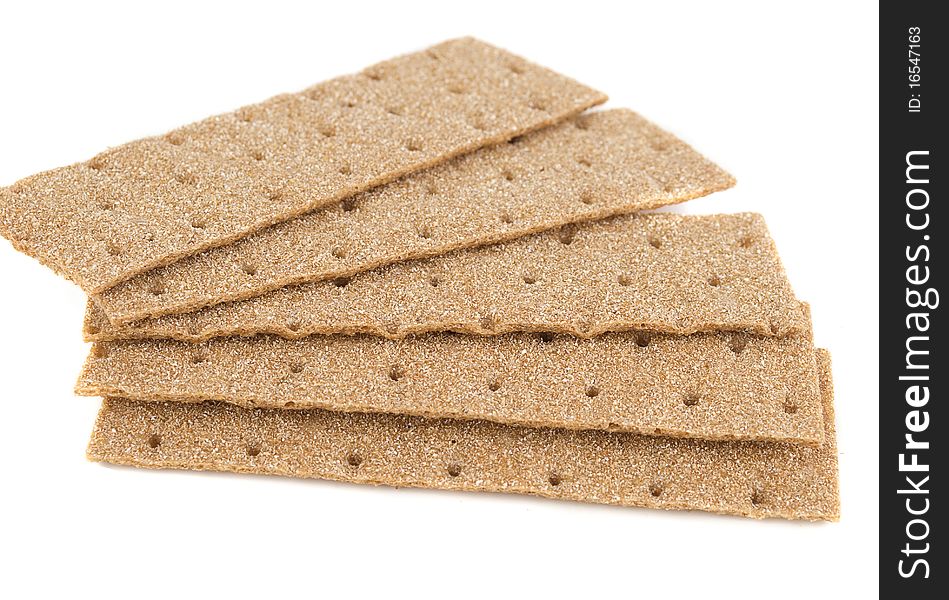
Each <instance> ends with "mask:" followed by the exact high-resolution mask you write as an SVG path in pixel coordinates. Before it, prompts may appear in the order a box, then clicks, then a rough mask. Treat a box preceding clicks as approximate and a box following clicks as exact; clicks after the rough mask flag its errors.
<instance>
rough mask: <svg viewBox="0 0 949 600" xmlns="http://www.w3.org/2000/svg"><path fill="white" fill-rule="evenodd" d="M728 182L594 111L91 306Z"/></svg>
mask: <svg viewBox="0 0 949 600" xmlns="http://www.w3.org/2000/svg"><path fill="white" fill-rule="evenodd" d="M733 182H734V180H733V179H732V177H731V176H730V175H728V174H727V173H725V172H724V171H722V170H721V169H720V168H718V167H717V166H715V165H714V164H713V163H711V162H709V161H708V160H707V159H705V158H703V157H702V156H701V155H700V154H698V153H697V152H695V150H693V149H692V148H690V147H689V146H688V145H686V144H685V143H683V142H682V141H680V140H678V139H676V138H675V137H674V136H672V135H670V134H668V133H666V132H664V131H662V130H661V129H659V128H658V127H656V126H655V125H653V124H651V123H649V122H648V121H646V120H645V119H643V118H642V117H640V116H639V115H637V114H635V113H633V112H631V111H628V110H611V111H604V112H596V113H592V114H589V115H582V116H580V117H577V118H576V119H574V120H573V121H570V122H567V123H563V124H561V125H559V126H555V127H550V128H547V129H544V130H542V131H539V132H536V133H533V134H529V135H527V136H524V137H523V138H519V139H518V141H517V142H516V143H513V144H502V145H500V146H494V147H491V148H486V149H483V150H480V151H478V152H475V153H472V154H468V155H465V156H462V157H459V158H457V159H455V160H453V161H450V162H449V163H447V164H444V165H440V166H438V167H435V168H433V169H431V170H428V171H425V172H422V173H418V174H416V175H413V176H410V177H407V178H405V179H402V180H399V181H397V182H393V183H391V184H389V185H386V186H382V187H379V188H376V189H373V190H370V191H369V192H366V193H364V194H360V195H357V196H354V197H352V198H350V199H348V200H347V201H345V202H343V203H341V204H338V205H336V206H334V207H332V208H327V209H325V210H321V211H316V212H313V213H309V214H307V215H304V216H302V217H300V218H297V219H294V220H291V221H288V222H285V223H281V224H279V225H276V226H274V227H271V228H269V229H266V230H263V231H260V232H258V233H256V234H254V235H252V236H249V237H247V238H244V239H243V240H241V241H239V242H237V243H235V244H231V245H227V246H222V247H219V248H214V249H212V250H209V251H207V252H204V253H202V254H199V255H196V256H192V257H189V258H186V259H184V260H181V261H179V262H176V263H174V264H171V265H168V266H166V267H163V268H160V269H155V270H152V271H149V272H147V273H143V274H141V275H139V276H137V277H135V278H133V279H130V280H129V281H126V282H123V283H121V284H119V285H117V286H115V287H113V288H111V289H109V290H107V291H105V292H103V293H101V294H99V295H98V296H97V297H96V298H95V300H96V302H97V304H98V305H99V306H100V307H101V308H102V309H103V310H104V311H105V312H106V313H107V314H108V316H109V318H110V320H111V321H113V322H115V323H126V322H128V321H131V320H135V319H140V318H144V317H149V316H157V315H161V314H168V313H176V312H183V311H188V310H194V309H197V308H200V307H202V306H206V305H210V304H216V303H219V302H223V301H231V300H237V299H243V298H249V297H253V296H259V295H260V294H262V293H264V292H267V291H270V290H273V289H276V288H279V287H282V286H285V285H288V284H292V283H300V282H304V281H317V280H326V279H333V278H338V277H345V276H349V275H352V274H353V273H356V272H359V271H365V270H367V269H371V268H375V267H378V266H381V265H384V264H389V263H392V262H397V261H402V260H407V259H411V258H420V257H425V256H433V255H437V254H443V253H445V252H447V251H450V250H454V249H458V248H461V247H470V246H475V245H484V244H487V243H492V242H497V241H501V240H507V239H513V238H516V237H520V236H523V235H525V234H528V233H532V232H537V231H540V230H544V229H550V228H553V227H557V226H560V225H564V224H566V223H573V222H577V221H584V220H590V219H596V218H602V217H606V216H610V215H614V214H618V213H628V212H632V211H638V210H643V209H648V208H655V207H657V206H663V205H667V204H673V203H675V202H682V201H684V200H688V199H690V198H695V197H698V196H704V195H706V194H709V193H712V192H715V191H718V190H721V189H725V188H727V187H730V186H731V185H732V184H733Z"/></svg>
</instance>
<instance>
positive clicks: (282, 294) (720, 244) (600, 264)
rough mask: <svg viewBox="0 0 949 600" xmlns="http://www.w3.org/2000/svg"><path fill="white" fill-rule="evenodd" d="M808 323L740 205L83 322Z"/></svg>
mask: <svg viewBox="0 0 949 600" xmlns="http://www.w3.org/2000/svg"><path fill="white" fill-rule="evenodd" d="M806 328H807V319H806V317H805V316H804V312H803V309H802V307H801V304H800V303H799V302H798V301H797V300H796V299H795V298H794V293H793V291H792V290H791V286H790V284H789V283H788V281H787V278H786V276H785V273H784V269H783V267H782V265H781V261H780V259H779V257H778V253H777V250H776V248H775V246H774V243H773V242H772V241H771V238H770V237H769V235H768V230H767V227H766V226H765V224H764V220H763V219H762V218H761V216H760V215H756V214H750V213H744V214H737V215H715V216H701V217H699V216H680V215H673V214H655V215H641V216H635V215H628V216H621V217H615V218H613V219H610V220H607V221H599V222H595V223H589V224H584V225H581V226H577V227H571V228H568V229H562V230H560V231H555V232H550V233H543V234H537V235H533V236H530V237H526V238H519V239H517V240H513V241H511V242H507V243H504V244H500V245H496V246H488V247H482V248H477V249H468V250H459V251H456V252H453V253H451V254H448V255H443V256H438V257H434V258H430V259H425V260H420V261H414V262H408V263H399V264H395V265H391V266H389V267H386V268H382V269H378V270H376V271H369V272H366V273H362V274H360V275H357V276H355V277H352V278H344V279H336V280H331V281H324V282H318V283H310V284H304V285H300V286H295V287H287V288H281V289H279V290H276V291H273V292H270V293H267V294H264V295H263V296H258V297H256V298H251V299H250V300H244V301H241V302H234V303H229V304H218V305H215V306H211V307H208V308H206V309H204V310H201V311H198V312H195V313H185V314H178V315H167V316H164V317H159V318H157V319H148V320H144V321H138V322H134V323H132V324H130V325H127V326H115V325H112V324H111V323H110V322H109V320H108V318H107V317H106V316H105V314H104V313H102V311H101V310H99V309H98V308H97V307H95V305H94V303H91V302H90V304H89V309H88V310H87V314H86V321H85V326H84V333H85V336H86V339H87V340H90V341H108V340H115V339H141V338H149V337H154V338H173V339H178V340H183V341H190V342H200V341H204V340H207V339H210V338H212V337H221V336H230V335H248V334H256V333H270V334H277V335H280V336H283V337H287V338H300V337H304V336H307V335H312V334H337V333H345V334H352V333H368V334H373V335H382V336H385V337H389V338H400V337H404V336H405V335H408V334H419V333H427V332H432V331H445V330H451V331H456V332H461V333H468V334H483V335H489V334H490V335H495V334H499V333H507V332H514V331H553V332H561V333H569V334H572V335H578V336H581V337H592V336H595V335H599V334H601V333H604V332H607V331H625V330H631V329H647V330H653V331H662V332H666V333H675V334H691V333H696V332H700V331H747V332H751V333H755V334H759V335H777V336H786V335H793V334H798V333H801V332H802V331H804V330H805V329H806Z"/></svg>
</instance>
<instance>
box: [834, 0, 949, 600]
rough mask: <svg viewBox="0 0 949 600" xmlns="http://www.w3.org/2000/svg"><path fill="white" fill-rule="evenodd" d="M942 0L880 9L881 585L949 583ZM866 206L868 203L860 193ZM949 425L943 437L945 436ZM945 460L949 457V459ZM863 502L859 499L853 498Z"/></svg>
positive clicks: (948, 66) (930, 589)
mask: <svg viewBox="0 0 949 600" xmlns="http://www.w3.org/2000/svg"><path fill="white" fill-rule="evenodd" d="M942 8H944V6H943V5H942V4H941V3H938V2H897V1H893V2H886V1H884V2H883V4H882V6H881V8H880V587H881V591H882V592H883V597H886V598H914V599H915V598H920V599H922V598H935V597H936V589H937V588H938V589H941V590H942V593H941V594H940V597H945V596H943V594H946V590H949V576H947V575H949V574H947V565H945V564H943V562H942V560H941V557H942V556H944V554H945V552H944V551H943V550H942V548H941V547H940V542H939V541H938V540H939V539H943V538H942V535H945V534H943V533H942V532H941V527H940V525H941V518H940V516H941V514H942V511H943V510H946V508H945V507H944V506H943V504H944V502H945V501H944V500H943V499H942V496H941V495H939V494H937V493H936V489H945V487H946V482H945V476H944V475H943V472H942V471H943V470H944V469H945V466H944V464H943V463H944V460H937V455H939V456H940V457H942V459H944V458H945V456H944V455H945V454H946V448H945V446H944V445H943V444H942V442H943V441H946V438H945V437H943V436H945V435H946V427H945V425H944V424H943V421H944V420H945V418H946V412H945V411H944V409H942V408H941V404H943V403H944V402H946V401H947V392H949V383H947V380H949V375H947V373H949V361H947V360H946V356H945V353H944V352H943V351H940V350H939V348H944V347H945V346H944V344H945V340H944V339H943V338H944V337H945V335H946V331H945V329H946V327H945V317H944V316H943V313H944V312H945V309H943V308H942V306H941V304H942V302H944V301H945V302H949V296H947V297H945V298H943V297H941V293H942V292H944V291H945V292H947V293H949V291H947V290H946V288H945V285H944V284H945V282H946V279H947V278H946V272H947V271H949V264H947V262H946V252H945V247H946V244H945V239H944V237H945V236H946V235H947V231H946V222H945V212H946V211H945V210H944V208H943V204H944V203H945V202H946V201H947V199H946V198H945V196H944V194H945V183H944V182H945V177H946V173H947V172H949V165H947V164H946V163H947V159H949V157H947V153H946V152H945V150H944V149H943V148H944V147H945V145H946V136H947V131H946V129H947V128H946V127H945V125H944V123H945V122H946V121H947V115H945V114H943V113H946V112H947V110H949V105H947V103H946V95H945V94H944V92H943V90H944V89H945V84H946V82H945V79H946V77H947V75H949V61H947V60H946V59H945V49H946V38H947V37H949V22H947V21H945V20H943V19H941V18H940V17H939V16H938V15H937V13H942V10H940V9H942ZM854 207H855V210H859V209H858V208H857V207H858V202H856V201H855V202H854ZM940 434H941V435H940ZM940 465H943V466H940ZM852 501H858V499H852Z"/></svg>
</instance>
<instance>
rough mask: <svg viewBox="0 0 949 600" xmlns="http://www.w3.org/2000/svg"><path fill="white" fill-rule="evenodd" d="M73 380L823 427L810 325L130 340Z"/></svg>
mask: <svg viewBox="0 0 949 600" xmlns="http://www.w3.org/2000/svg"><path fill="white" fill-rule="evenodd" d="M809 331H810V329H809V327H808V332H809ZM76 392H77V393H78V394H80V395H84V396H117V397H122V398H128V399H132V400H152V401H161V400H175V401H181V402H203V401H208V400H214V401H222V402H230V403H233V404H237V405H240V406H244V407H248V408H253V407H267V408H294V409H309V408H321V409H328V410H334V411H345V412H385V413H398V414H406V415H415V416H421V417H447V418H453V419H483V420H488V421H495V422H499V423H507V424H513V425H523V426H529V427H559V428H565V429H607V430H611V431H629V432H635V433H643V434H649V435H664V436H682V437H693V438H703V439H744V440H749V439H750V440H781V441H793V442H799V443H806V444H818V443H820V441H821V437H822V432H823V425H822V422H821V408H820V399H819V394H818V390H817V371H816V366H815V364H814V351H813V347H812V344H811V339H810V335H809V333H808V335H798V336H790V337H784V338H777V337H760V336H748V335H746V334H727V333H699V334H694V335H691V336H678V335H665V334H655V335H652V336H648V335H646V334H644V333H642V332H635V333H607V334H604V335H601V336H597V337H595V338H590V339H581V338H576V337H573V336H565V335H554V334H549V333H541V334H530V333H521V334H504V335H498V336H465V335H458V334H452V333H436V334H428V335H424V336H420V337H415V338H412V339H410V340H389V339H386V338H379V337H374V336H364V335H360V336H312V337H307V338H303V339H299V340H288V339H284V338H278V337H272V336H254V337H237V338H215V339H213V340H210V341H209V342H206V343H204V344H198V345H195V344H188V343H185V342H179V341H175V340H124V341H114V342H101V343H97V344H95V345H94V346H93V348H92V352H91V353H90V355H89V357H88V359H87V360H86V364H85V366H84V367H83V370H82V373H81V375H80V377H79V381H78V383H77V385H76Z"/></svg>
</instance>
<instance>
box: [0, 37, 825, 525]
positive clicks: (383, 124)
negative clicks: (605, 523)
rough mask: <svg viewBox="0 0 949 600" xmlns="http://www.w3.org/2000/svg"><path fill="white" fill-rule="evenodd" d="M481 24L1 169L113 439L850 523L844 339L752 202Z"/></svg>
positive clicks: (645, 125)
mask: <svg viewBox="0 0 949 600" xmlns="http://www.w3.org/2000/svg"><path fill="white" fill-rule="evenodd" d="M605 100H606V97H605V96H604V95H603V94H601V93H599V92H596V91H594V90H591V89H590V88H587V87H585V86H583V85H580V84H578V83H577V82H575V81H573V80H571V79H568V78H565V77H563V76H560V75H558V74H556V73H553V72H551V71H549V70H547V69H544V68H542V67H539V66H537V65H535V64H532V63H529V62H527V61H525V60H524V59H522V58H519V57H517V56H514V55H512V54H509V53H507V52H505V51H503V50H499V49H497V48H495V47H492V46H490V45H488V44H485V43H483V42H479V41H477V40H473V39H461V40H453V41H449V42H445V43H443V44H439V45H437V46H434V47H432V48H429V49H427V50H424V51H421V52H417V53H415V54H409V55H406V56H402V57H399V58H396V59H393V60H390V61H386V62H383V63H380V64H377V65H375V66H372V67H369V68H368V69H365V70H364V71H362V72H360V73H358V74H355V75H350V76H345V77H340V78H338V79H334V80H332V81H328V82H326V83H322V84H319V85H316V86H313V87H311V88H309V89H307V90H304V91H302V92H300V93H297V94H285V95H281V96H276V97H274V98H272V99H270V100H267V101H265V102H263V103H260V104H257V105H253V106H247V107H244V108H241V109H239V110H237V111H234V112H232V113H228V114H224V115H219V116H215V117H211V118H209V119H206V120H204V121H201V122H198V123H194V124H192V125H188V126H185V127H182V128H180V129H177V130H175V131H172V132H170V133H168V134H166V135H162V136H157V137H153V138H148V139H144V140H139V141H136V142H132V143H130V144H126V145H124V146H120V147H118V148H113V149H111V150H108V151H106V152H104V153H102V154H100V155H98V156H96V157H94V158H92V159H91V160H89V161H86V162H84V163H80V164H76V165H72V166H69V167H64V168H60V169H56V170H53V171H48V172H45V173H40V174H38V175H34V176H32V177H28V178H26V179H23V180H21V181H19V182H17V183H15V184H14V185H12V186H10V187H8V188H4V189H2V190H0V233H2V234H3V235H4V236H5V237H7V238H8V239H9V240H10V241H11V242H12V243H13V245H14V246H15V247H16V248H17V249H19V250H21V251H23V252H26V253H27V254H30V255H31V256H34V257H36V258H37V259H38V260H40V261H41V262H43V263H44V264H46V265H47V266H49V267H51V268H53V269H55V270H56V271H57V272H59V273H61V274H63V275H65V276H66V277H69V278H70V279H72V280H73V281H75V282H76V283H77V284H78V285H80V286H81V287H82V288H83V289H84V290H85V291H87V292H88V294H89V296H90V301H89V305H88V310H87V315H86V320H85V326H84V333H85V336H86V339H87V340H89V341H92V342H94V345H93V347H92V350H91V353H90V356H89V358H88V360H87V362H86V365H85V366H84V368H83V370H82V373H81V375H80V379H79V383H78V384H77V391H78V393H80V394H81V395H91V396H102V397H104V398H105V400H104V401H103V404H102V410H101V412H100V415H99V419H98V422H97V424H96V426H95V430H94V432H93V434H92V441H91V443H90V445H89V450H88V453H89V457H90V458H91V459H93V460H99V461H106V462H112V463H120V464H129V465H135V466H140V467H165V468H186V469H208V470H222V471H236V472H249V473H270V474H279V475H288V476H294V477H313V478H325V479H337V480H344V481H352V482H356V483H374V484H387V485H396V486H422V487H430V488H441V489H462V490H480V491H500V492H519V493H530V494H537V495H542V496H549V497H553V498H562V499H570V500H580V501H589V502H601V503H608V504H619V505H626V506H647V507H653V508H667V509H671V508H675V509H698V510H706V511H712V512H719V513H728V514H737V515H744V516H751V517H784V518H794V519H810V520H836V519H837V517H838V513H839V500H838V486H837V457H836V445H835V433H834V411H833V403H832V395H833V393H832V384H831V375H830V360H829V356H828V354H827V353H826V352H825V351H823V350H815V348H814V344H813V337H812V333H811V325H810V314H809V307H808V306H807V305H805V304H803V303H801V302H799V301H798V300H796V299H795V297H794V294H793V292H792V289H791V286H790V284H789V283H788V281H787V279H786V276H785V273H784V269H783V267H782V266H781V262H780V259H779V257H778V254H777V251H776V249H775V247H774V244H773V242H772V241H771V239H770V237H769V235H768V232H767V229H766V227H765V224H764V222H763V220H762V218H761V217H760V216H758V215H755V214H749V213H744V214H733V215H712V216H682V215H675V214H668V213H666V214H641V211H644V210H647V209H653V208H657V207H660V206H664V205H670V204H674V203H678V202H683V201H686V200H689V199H692V198H696V197H700V196H704V195H707V194H710V193H712V192H716V191H719V190H723V189H726V188H728V187H731V186H732V184H733V179H732V178H731V176H730V175H728V174H727V173H725V172H724V171H722V170H721V169H720V168H718V167H717V166H716V165H714V164H712V163H711V162H709V161H708V160H707V159H705V158H703V157H702V156H701V155H699V154H698V153H697V152H696V151H695V150H693V149H692V148H690V147H689V146H688V145H686V144H685V143H683V142H682V141H680V140H678V139H676V138H675V137H674V136H672V135H670V134H669V133H667V132H665V131H663V130H661V129H659V128H658V127H656V126H655V125H653V124H651V123H649V122H648V121H646V120H645V119H643V118H642V117H640V116H639V115H637V114H635V113H633V112H631V111H628V110H624V109H613V110H603V111H596V112H585V111H587V109H589V108H591V107H593V106H595V105H598V104H601V103H602V102H604V101H605Z"/></svg>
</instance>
